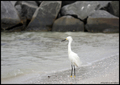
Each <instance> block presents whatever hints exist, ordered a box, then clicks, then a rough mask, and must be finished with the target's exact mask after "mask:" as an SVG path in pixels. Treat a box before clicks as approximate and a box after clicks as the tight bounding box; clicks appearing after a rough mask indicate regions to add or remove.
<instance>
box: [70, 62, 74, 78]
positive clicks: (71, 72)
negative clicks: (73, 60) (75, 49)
mask: <svg viewBox="0 0 120 85" xmlns="http://www.w3.org/2000/svg"><path fill="white" fill-rule="evenodd" d="M72 72H73V65H72V64H71V76H70V77H72Z"/></svg>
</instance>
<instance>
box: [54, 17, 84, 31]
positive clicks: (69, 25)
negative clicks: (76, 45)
mask: <svg viewBox="0 0 120 85" xmlns="http://www.w3.org/2000/svg"><path fill="white" fill-rule="evenodd" d="M52 31H58V32H66V31H72V32H74V31H84V23H83V22H82V21H80V20H79V19H76V18H74V17H72V16H63V17H61V18H58V19H57V20H55V22H54V24H53V28H52Z"/></svg>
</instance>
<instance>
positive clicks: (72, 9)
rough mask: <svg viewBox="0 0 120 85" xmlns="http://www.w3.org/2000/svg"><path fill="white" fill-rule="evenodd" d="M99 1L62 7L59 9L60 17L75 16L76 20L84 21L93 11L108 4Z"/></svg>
mask: <svg viewBox="0 0 120 85" xmlns="http://www.w3.org/2000/svg"><path fill="white" fill-rule="evenodd" d="M103 3H104V2H100V1H76V2H74V3H72V4H69V5H66V6H63V7H62V9H61V14H62V15H77V17H78V18H80V19H82V20H84V19H86V18H87V17H88V16H89V15H90V14H91V13H93V12H94V11H95V10H98V9H100V8H101V7H103V6H106V5H107V4H108V3H109V2H106V3H104V4H103Z"/></svg>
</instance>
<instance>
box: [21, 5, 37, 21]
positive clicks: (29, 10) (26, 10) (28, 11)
mask: <svg viewBox="0 0 120 85" xmlns="http://www.w3.org/2000/svg"><path fill="white" fill-rule="evenodd" d="M37 8H38V6H37V5H32V4H29V3H22V17H26V18H27V19H29V20H31V19H32V16H33V14H34V12H35V11H36V9H37Z"/></svg>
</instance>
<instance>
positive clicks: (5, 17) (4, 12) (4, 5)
mask: <svg viewBox="0 0 120 85" xmlns="http://www.w3.org/2000/svg"><path fill="white" fill-rule="evenodd" d="M19 23H20V18H19V16H18V13H17V11H16V9H15V8H14V6H13V4H12V3H11V2H10V1H1V28H2V29H4V30H5V29H8V28H10V27H12V26H15V25H17V24H19Z"/></svg>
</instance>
